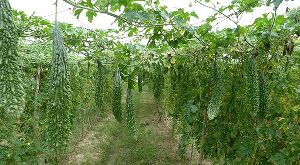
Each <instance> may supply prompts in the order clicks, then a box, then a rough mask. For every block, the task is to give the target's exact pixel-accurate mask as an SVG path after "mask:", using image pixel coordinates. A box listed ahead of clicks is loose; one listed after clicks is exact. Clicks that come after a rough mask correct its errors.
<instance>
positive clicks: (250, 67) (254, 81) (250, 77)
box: [246, 57, 259, 116]
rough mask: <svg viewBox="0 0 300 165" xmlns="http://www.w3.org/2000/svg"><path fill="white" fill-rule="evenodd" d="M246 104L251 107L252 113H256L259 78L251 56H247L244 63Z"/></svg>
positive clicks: (257, 108)
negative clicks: (246, 92) (246, 90)
mask: <svg viewBox="0 0 300 165" xmlns="http://www.w3.org/2000/svg"><path fill="white" fill-rule="evenodd" d="M246 73H247V74H246V75H247V89H248V95H249V96H248V99H249V100H248V104H249V107H250V108H251V113H252V115H254V116H255V115H256V113H257V112H258V111H259V80H258V72H257V66H256V61H255V59H254V58H253V57H249V59H248V61H247V64H246Z"/></svg>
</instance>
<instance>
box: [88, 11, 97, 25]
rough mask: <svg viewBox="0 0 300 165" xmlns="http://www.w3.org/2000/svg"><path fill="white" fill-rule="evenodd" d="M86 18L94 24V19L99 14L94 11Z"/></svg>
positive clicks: (89, 12)
mask: <svg viewBox="0 0 300 165" xmlns="http://www.w3.org/2000/svg"><path fill="white" fill-rule="evenodd" d="M86 16H87V17H88V21H89V22H92V21H93V19H94V17H95V16H97V13H96V12H93V11H87V12H86Z"/></svg>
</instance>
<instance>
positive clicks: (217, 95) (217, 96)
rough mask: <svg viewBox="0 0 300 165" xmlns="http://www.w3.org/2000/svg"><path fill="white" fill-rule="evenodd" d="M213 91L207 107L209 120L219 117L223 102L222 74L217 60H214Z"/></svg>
mask: <svg viewBox="0 0 300 165" xmlns="http://www.w3.org/2000/svg"><path fill="white" fill-rule="evenodd" d="M213 84H214V85H213V91H212V96H211V99H210V101H209V104H208V107H207V116H208V119H209V120H212V119H214V118H215V117H217V115H218V113H219V109H220V104H221V88H222V84H221V76H220V70H219V68H218V66H217V61H215V62H214V66H213Z"/></svg>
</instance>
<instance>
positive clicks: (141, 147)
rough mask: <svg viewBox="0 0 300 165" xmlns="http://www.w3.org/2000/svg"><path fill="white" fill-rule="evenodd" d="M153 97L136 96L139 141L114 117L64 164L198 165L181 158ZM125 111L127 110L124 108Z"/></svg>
mask: <svg viewBox="0 0 300 165" xmlns="http://www.w3.org/2000/svg"><path fill="white" fill-rule="evenodd" d="M153 100H154V99H153V97H152V95H151V94H150V93H142V94H140V93H135V95H134V102H135V104H134V105H135V107H134V109H135V113H136V114H135V115H136V121H137V128H138V139H137V140H135V139H134V138H132V136H131V135H130V134H129V133H128V131H127V129H126V127H125V123H121V124H120V123H118V122H116V121H115V120H114V118H113V116H112V115H111V114H110V115H108V116H107V117H106V118H105V119H103V120H102V121H101V122H100V123H99V124H98V125H97V127H96V128H95V129H94V130H92V131H89V132H88V133H87V134H86V136H85V138H83V140H82V141H80V142H79V143H77V144H74V145H73V147H72V149H73V151H71V152H70V153H69V156H68V158H67V159H66V160H65V161H64V162H63V163H64V164H76V165H77V164H100V165H102V164H103V165H123V164H124V165H127V164H128V165H147V164H149V165H150V164H151V165H152V164H157V165H164V164H166V165H167V164H170V165H174V164H178V165H181V164H182V165H184V164H194V163H193V162H191V161H190V160H188V159H184V158H180V157H179V156H178V154H177V146H178V138H174V137H172V133H171V130H172V129H171V125H170V124H169V122H168V121H167V120H163V121H162V122H158V116H157V105H156V104H155V103H154V101H153ZM123 107H124V106H123Z"/></svg>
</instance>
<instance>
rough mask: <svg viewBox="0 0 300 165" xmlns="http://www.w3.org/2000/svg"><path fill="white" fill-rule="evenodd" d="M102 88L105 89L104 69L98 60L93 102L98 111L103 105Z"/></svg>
mask: <svg viewBox="0 0 300 165" xmlns="http://www.w3.org/2000/svg"><path fill="white" fill-rule="evenodd" d="M104 88H105V68H104V66H103V65H102V63H101V61H100V60H97V75H96V92H95V102H96V106H97V108H98V109H99V110H101V109H102V108H103V105H104Z"/></svg>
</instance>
